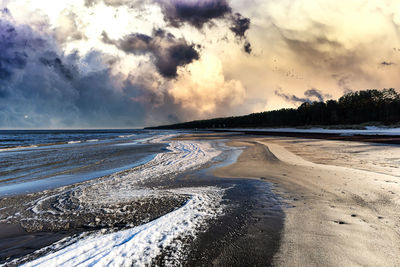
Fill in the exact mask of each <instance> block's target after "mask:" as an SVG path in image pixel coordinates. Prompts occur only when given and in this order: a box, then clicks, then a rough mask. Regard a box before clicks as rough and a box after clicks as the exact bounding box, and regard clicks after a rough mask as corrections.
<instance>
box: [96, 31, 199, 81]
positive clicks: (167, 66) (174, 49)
mask: <svg viewBox="0 0 400 267" xmlns="http://www.w3.org/2000/svg"><path fill="white" fill-rule="evenodd" d="M103 41H104V42H105V43H108V44H113V45H115V46H117V47H118V48H119V49H121V50H123V51H125V52H126V53H132V54H135V55H143V54H150V55H152V56H153V60H154V65H155V66H156V68H157V70H158V72H159V73H160V74H161V75H162V76H164V77H165V78H175V77H176V76H177V70H178V67H179V66H185V65H187V64H189V63H191V62H193V61H194V60H198V59H199V54H198V52H197V51H196V49H195V45H193V44H188V43H187V42H186V41H185V40H184V39H182V38H181V39H177V38H175V36H174V35H172V34H170V33H167V32H165V31H164V30H156V31H154V32H153V35H152V36H148V35H144V34H138V33H134V34H130V35H127V36H125V37H124V38H122V39H120V40H111V39H110V38H109V37H108V35H107V34H106V33H105V32H104V33H103Z"/></svg>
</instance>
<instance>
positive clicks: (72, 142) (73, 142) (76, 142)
mask: <svg viewBox="0 0 400 267" xmlns="http://www.w3.org/2000/svg"><path fill="white" fill-rule="evenodd" d="M80 142H81V141H69V142H68V144H79V143H80Z"/></svg>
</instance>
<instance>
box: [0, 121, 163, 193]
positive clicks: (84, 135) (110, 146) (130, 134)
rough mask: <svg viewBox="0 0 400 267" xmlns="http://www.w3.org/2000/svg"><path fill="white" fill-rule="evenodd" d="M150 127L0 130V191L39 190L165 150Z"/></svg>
mask: <svg viewBox="0 0 400 267" xmlns="http://www.w3.org/2000/svg"><path fill="white" fill-rule="evenodd" d="M169 133H170V132H162V133H160V132H158V131H151V130H131V129H121V130H0V197H4V196H10V195H18V194H26V193H33V192H39V191H43V190H47V189H53V188H56V187H60V186H65V185H69V184H74V183H79V182H83V181H87V180H90V179H95V178H98V177H101V176H105V175H109V174H112V173H115V172H119V171H123V170H126V169H130V168H133V167H135V166H138V165H141V164H144V163H146V162H148V161H150V160H152V159H153V158H154V157H155V155H156V154H158V153H160V152H162V151H165V150H166V145H165V144H161V143H158V144H154V143H147V142H145V141H146V140H147V139H149V138H152V137H154V136H159V135H163V134H169Z"/></svg>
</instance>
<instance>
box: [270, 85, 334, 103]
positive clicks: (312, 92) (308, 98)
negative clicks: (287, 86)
mask: <svg viewBox="0 0 400 267" xmlns="http://www.w3.org/2000/svg"><path fill="white" fill-rule="evenodd" d="M275 95H277V96H279V97H282V98H283V99H285V100H286V101H288V102H291V103H293V104H297V103H305V102H307V103H312V102H314V101H318V102H324V101H325V100H326V99H328V98H331V95H328V94H325V95H324V94H323V93H322V92H321V91H319V90H318V89H315V88H312V89H309V90H306V91H305V92H304V97H298V96H296V95H292V94H285V93H282V90H281V89H279V90H275Z"/></svg>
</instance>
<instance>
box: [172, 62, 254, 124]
mask: <svg viewBox="0 0 400 267" xmlns="http://www.w3.org/2000/svg"><path fill="white" fill-rule="evenodd" d="M169 94H170V95H171V96H172V97H173V99H174V100H175V102H177V103H179V104H180V105H181V106H182V107H183V108H184V109H185V110H187V111H190V113H191V114H192V116H185V118H186V119H194V118H196V117H213V116H215V114H224V113H225V112H226V110H230V109H231V108H232V107H235V106H236V105H239V104H241V103H243V100H244V98H245V96H246V91H245V88H244V87H243V85H242V83H241V82H240V81H237V80H233V79H232V80H226V79H225V77H224V74H223V67H222V63H221V61H220V60H219V59H218V58H217V57H216V56H214V55H206V56H203V57H202V60H200V61H198V62H195V63H193V64H191V65H190V66H189V71H188V72H185V73H182V74H181V79H179V80H178V81H176V82H175V83H174V84H173V85H172V89H171V90H170V91H169ZM196 113H197V114H196Z"/></svg>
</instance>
